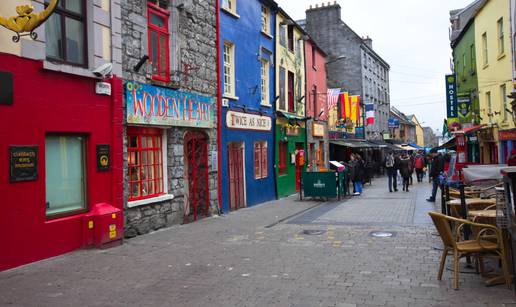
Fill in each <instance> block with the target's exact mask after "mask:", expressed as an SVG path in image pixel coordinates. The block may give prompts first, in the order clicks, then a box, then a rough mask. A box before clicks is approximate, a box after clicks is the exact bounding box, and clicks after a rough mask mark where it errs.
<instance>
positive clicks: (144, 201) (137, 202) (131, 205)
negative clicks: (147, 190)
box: [127, 194, 174, 208]
mask: <svg viewBox="0 0 516 307" xmlns="http://www.w3.org/2000/svg"><path fill="white" fill-rule="evenodd" d="M172 199H174V195H172V194H164V195H160V196H156V197H153V198H147V199H141V200H133V201H129V202H127V208H134V207H139V206H143V205H148V204H153V203H159V202H163V201H167V200H172Z"/></svg>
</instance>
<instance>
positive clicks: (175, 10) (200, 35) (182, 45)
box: [121, 0, 218, 237]
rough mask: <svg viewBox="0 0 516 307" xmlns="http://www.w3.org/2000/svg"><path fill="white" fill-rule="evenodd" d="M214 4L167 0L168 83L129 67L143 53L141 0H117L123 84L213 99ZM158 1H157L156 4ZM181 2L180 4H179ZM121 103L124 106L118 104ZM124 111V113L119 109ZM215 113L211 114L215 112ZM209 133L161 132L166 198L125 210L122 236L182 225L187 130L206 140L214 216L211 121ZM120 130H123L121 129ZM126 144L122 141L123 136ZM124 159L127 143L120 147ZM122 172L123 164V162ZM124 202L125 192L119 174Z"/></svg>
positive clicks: (144, 30) (215, 185)
mask: <svg viewBox="0 0 516 307" xmlns="http://www.w3.org/2000/svg"><path fill="white" fill-rule="evenodd" d="M215 1H216V0H203V1H198V0H195V1H194V0H171V1H169V4H168V10H169V11H170V18H169V24H168V29H169V33H170V35H169V51H170V55H169V56H170V58H169V61H170V77H171V82H170V83H169V84H163V83H159V82H154V81H151V80H150V79H149V75H148V73H147V71H149V70H148V67H147V66H148V65H147V64H145V65H143V66H142V68H141V69H140V70H139V71H138V72H135V71H134V70H133V67H134V66H135V65H136V64H137V63H138V61H140V59H141V58H142V57H143V56H144V55H146V54H147V36H148V34H147V17H146V12H147V9H146V6H147V3H146V2H147V1H145V0H121V8H122V56H123V71H124V79H125V80H133V81H137V82H141V83H147V84H156V85H159V86H166V87H172V88H179V89H181V90H183V91H188V92H196V93H200V94H203V95H207V96H211V97H213V98H214V100H215V106H216V105H217V103H216V97H217V66H216V64H217V46H216V10H215V8H216V2H215ZM161 2H163V1H161ZM180 4H181V5H180ZM124 105H125V103H124ZM124 112H125V110H124ZM216 112H217V110H215V114H216ZM214 120H215V122H214V123H213V128H212V129H194V128H186V127H170V128H168V129H167V175H168V182H167V183H166V184H167V188H168V194H172V195H174V198H173V199H172V200H167V201H162V202H157V203H152V204H148V205H143V206H138V207H133V208H126V210H125V233H126V236H127V237H132V236H136V235H139V234H145V233H148V232H149V231H152V230H157V229H159V228H163V227H168V226H171V225H174V224H179V223H182V222H183V217H184V208H185V199H187V197H188V194H187V193H188V191H187V182H186V179H185V177H186V174H185V162H186V161H185V157H184V136H185V134H186V133H187V132H188V131H202V132H204V133H205V134H206V135H207V136H208V138H209V148H208V153H209V155H208V165H209V180H208V181H209V190H210V193H209V194H210V211H211V213H212V214H216V213H217V212H218V198H217V196H218V193H217V188H218V180H217V159H214V158H216V155H217V128H216V127H217V122H216V120H217V119H216V118H215V119H214ZM124 132H125V131H124ZM124 142H125V143H126V142H127V138H124ZM124 150H125V152H124V157H126V158H125V159H127V144H124ZM124 171H125V172H126V173H127V160H126V161H124ZM125 183H126V184H125V190H124V191H125V203H127V198H128V194H129V190H128V185H127V177H126V176H125Z"/></svg>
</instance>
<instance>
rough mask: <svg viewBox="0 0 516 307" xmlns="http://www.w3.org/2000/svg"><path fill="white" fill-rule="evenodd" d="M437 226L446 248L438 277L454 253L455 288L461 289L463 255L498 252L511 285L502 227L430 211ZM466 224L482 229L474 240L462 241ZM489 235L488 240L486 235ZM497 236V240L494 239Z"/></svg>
mask: <svg viewBox="0 0 516 307" xmlns="http://www.w3.org/2000/svg"><path fill="white" fill-rule="evenodd" d="M428 214H429V215H430V217H431V218H432V221H433V222H434V225H435V228H436V229H437V231H438V232H439V235H440V237H441V239H442V241H443V244H444V248H443V254H442V256H441V263H440V265H439V273H438V274H437V279H438V280H441V279H442V276H443V270H444V265H445V263H446V257H447V256H448V254H453V271H454V281H453V288H454V289H455V290H458V289H459V259H460V257H461V256H465V255H474V256H481V255H482V254H493V253H495V254H497V255H498V256H499V257H500V259H501V261H502V271H503V275H504V278H505V282H506V284H507V285H508V286H509V287H510V277H509V272H508V266H507V259H506V258H505V255H506V253H505V246H504V241H503V238H502V233H501V231H500V229H498V228H497V227H496V226H493V225H487V224H479V223H474V222H470V221H468V220H463V219H458V218H454V217H451V216H447V215H444V214H441V213H437V212H428ZM450 225H454V226H455V227H454V228H455V231H452V228H451V226H450ZM464 225H469V226H471V227H476V228H478V229H480V230H479V231H478V233H477V234H476V236H475V239H473V240H467V241H461V240H460V239H461V231H462V230H463V227H464ZM486 236H488V237H489V238H488V239H487V240H486V239H484V237H486ZM493 237H495V238H496V240H495V241H492V238H493Z"/></svg>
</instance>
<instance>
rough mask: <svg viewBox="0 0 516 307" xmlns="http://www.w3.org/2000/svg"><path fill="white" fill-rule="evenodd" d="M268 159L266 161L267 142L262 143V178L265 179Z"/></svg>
mask: <svg viewBox="0 0 516 307" xmlns="http://www.w3.org/2000/svg"><path fill="white" fill-rule="evenodd" d="M267 170H268V159H267V142H263V143H262V178H266V177H267V176H268V175H269V174H268V171H267Z"/></svg>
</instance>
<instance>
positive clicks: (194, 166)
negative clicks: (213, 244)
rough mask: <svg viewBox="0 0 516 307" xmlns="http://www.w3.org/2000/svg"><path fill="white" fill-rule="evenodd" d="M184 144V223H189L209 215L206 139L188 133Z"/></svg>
mask: <svg viewBox="0 0 516 307" xmlns="http://www.w3.org/2000/svg"><path fill="white" fill-rule="evenodd" d="M184 144H185V147H184V148H185V149H184V150H185V158H186V161H185V162H186V163H185V166H186V172H185V173H186V175H187V178H186V181H187V182H188V187H187V188H188V195H187V198H186V202H185V217H184V221H185V223H189V222H193V221H196V220H197V219H199V218H202V217H206V216H209V215H210V190H209V185H208V137H207V136H206V135H205V134H204V133H202V132H188V133H186V135H185V142H184Z"/></svg>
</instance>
